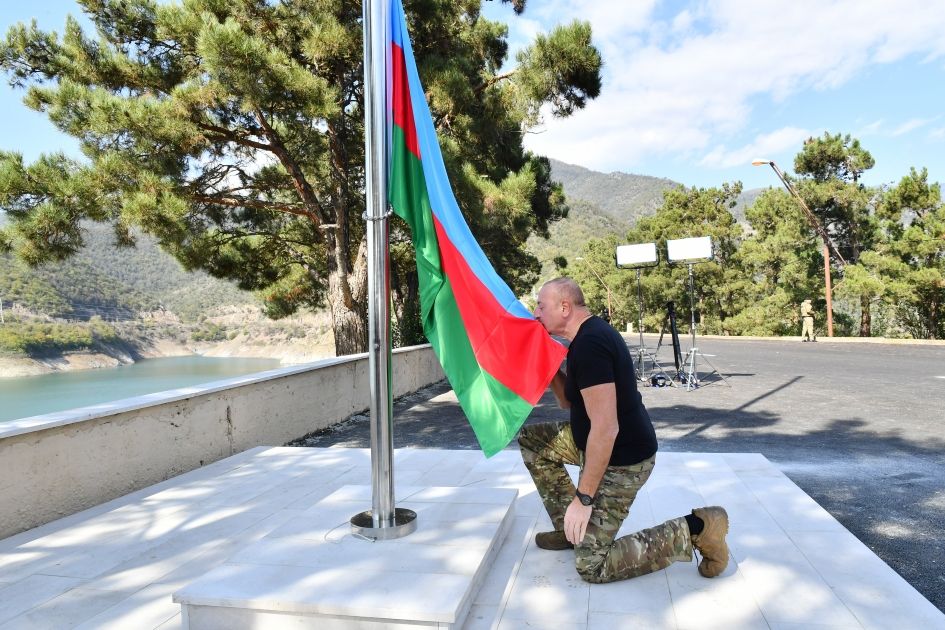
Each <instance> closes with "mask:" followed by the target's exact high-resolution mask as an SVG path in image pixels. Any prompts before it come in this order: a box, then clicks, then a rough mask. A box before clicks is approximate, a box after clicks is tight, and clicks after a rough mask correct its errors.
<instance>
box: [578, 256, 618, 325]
mask: <svg viewBox="0 0 945 630" xmlns="http://www.w3.org/2000/svg"><path fill="white" fill-rule="evenodd" d="M574 260H584V259H583V258H581V257H578V258H575V259H574ZM584 262H587V261H586V260H584ZM587 268H588V269H590V270H591V273H593V274H594V275H595V276H597V279H598V280H599V281H600V283H601V285H602V286H603V287H604V288H605V289H607V321H608V322H610V321H611V319H613V311H612V310H611V302H610V286H609V285H608V284H607V283H606V282H604V279H603V278H601V277H600V274H599V273H597V271H596V270H595V269H594V267H592V266H591V264H590V263H589V262H588V264H587Z"/></svg>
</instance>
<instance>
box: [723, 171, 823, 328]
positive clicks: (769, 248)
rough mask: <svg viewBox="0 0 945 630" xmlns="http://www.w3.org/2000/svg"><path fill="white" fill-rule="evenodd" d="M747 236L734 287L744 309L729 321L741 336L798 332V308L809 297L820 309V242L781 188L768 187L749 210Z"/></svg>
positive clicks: (793, 200) (821, 309) (821, 291)
mask: <svg viewBox="0 0 945 630" xmlns="http://www.w3.org/2000/svg"><path fill="white" fill-rule="evenodd" d="M746 218H747V220H748V223H749V225H750V226H751V230H752V234H751V236H750V237H749V238H746V239H745V240H744V242H743V243H742V245H741V247H740V248H739V251H738V260H739V263H740V264H741V266H742V268H743V272H742V273H743V275H742V278H741V281H739V282H736V283H735V284H736V287H735V290H736V291H738V292H740V293H741V294H742V295H744V296H745V298H746V299H745V307H744V308H743V309H741V310H740V311H739V312H738V313H736V314H735V315H733V316H732V317H731V319H730V322H729V323H730V324H731V326H732V330H733V331H737V332H738V333H739V334H744V335H790V334H797V330H798V326H799V325H800V317H799V315H798V308H799V305H800V303H801V302H802V301H804V300H805V299H811V300H812V301H813V305H814V309H815V310H816V311H818V312H820V313H823V309H824V307H825V305H826V299H825V297H824V295H823V290H824V287H823V280H822V278H823V276H822V270H823V259H822V257H821V250H820V248H819V242H818V239H817V237H816V235H815V234H813V232H812V231H811V229H810V226H809V224H808V222H807V219H806V218H805V216H804V214H803V212H802V211H801V209H800V207H799V206H798V204H797V201H796V200H795V199H794V198H793V197H791V196H790V195H789V194H788V193H787V192H786V191H784V190H781V189H769V190H767V191H765V192H764V193H762V194H761V195H760V196H759V197H758V198H757V199H756V200H755V203H754V204H753V205H752V206H751V207H749V208H748V210H747V212H746Z"/></svg>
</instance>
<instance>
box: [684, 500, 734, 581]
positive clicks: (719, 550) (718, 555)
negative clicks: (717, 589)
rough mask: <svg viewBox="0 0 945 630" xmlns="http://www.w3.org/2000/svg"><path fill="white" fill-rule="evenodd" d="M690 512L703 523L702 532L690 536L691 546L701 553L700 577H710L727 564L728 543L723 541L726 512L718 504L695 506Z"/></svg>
mask: <svg viewBox="0 0 945 630" xmlns="http://www.w3.org/2000/svg"><path fill="white" fill-rule="evenodd" d="M692 513H693V515H694V516H697V517H698V518H701V519H702V522H703V523H705V527H703V529H702V532H701V533H700V534H699V535H698V536H693V537H692V544H693V546H694V547H695V548H696V549H698V550H699V553H701V554H702V562H700V563H699V574H700V575H701V576H702V577H707V578H712V577H715V576H717V575H719V574H720V573H722V571H724V570H725V567H727V566H728V544H726V542H725V535H726V534H727V533H728V514H727V513H726V512H725V509H724V508H720V507H718V506H714V507H704V508H696V509H695V510H693V511H692Z"/></svg>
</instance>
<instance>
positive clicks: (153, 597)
mask: <svg viewBox="0 0 945 630" xmlns="http://www.w3.org/2000/svg"><path fill="white" fill-rule="evenodd" d="M395 478H396V487H397V497H398V499H400V498H402V497H406V496H407V493H408V492H409V490H410V489H411V488H416V487H429V486H456V487H463V488H476V487H479V488H489V487H500V488H510V489H515V490H518V492H519V494H518V498H517V500H516V502H515V512H514V514H515V515H514V518H513V519H512V520H511V521H510V528H509V533H508V535H507V536H506V539H505V542H504V544H503V545H502V547H501V548H500V550H499V553H498V555H497V556H496V558H495V561H494V562H493V564H492V567H491V569H490V570H489V572H488V574H487V575H486V577H485V581H484V583H483V586H482V588H481V589H480V590H479V591H478V594H477V595H476V596H475V598H474V600H473V602H472V605H471V608H470V612H469V615H468V617H467V621H466V628H467V630H482V629H487V628H488V629H501V630H505V629H510V628H526V627H530V628H536V627H537V628H559V627H569V628H578V629H595V630H596V629H598V628H600V629H605V628H606V629H608V630H610V629H613V628H679V629H688V628H693V629H696V628H698V629H699V630H708V629H710V628H727V629H728V628H735V629H738V628H774V629H779V630H796V629H801V628H813V629H815V630H829V629H831V628H833V629H840V628H843V629H847V628H884V629H885V628H895V629H897V630H899V629H904V628H923V629H942V630H945V615H943V614H942V612H940V611H939V610H938V609H936V608H935V607H933V606H932V605H931V604H930V603H929V602H928V601H927V600H925V599H924V598H923V597H922V596H921V595H920V594H919V593H917V592H916V591H915V589H913V588H912V587H911V586H910V585H909V584H908V583H907V582H905V581H904V580H903V579H902V578H900V577H899V576H898V574H896V573H895V572H894V571H892V570H891V569H890V568H889V567H888V566H887V565H886V564H884V563H883V562H882V561H881V560H880V559H879V558H878V557H876V555H875V554H873V553H872V552H871V551H870V550H869V549H868V548H866V547H865V546H864V545H863V544H862V543H860V542H859V541H858V540H857V539H856V538H855V537H854V536H853V535H852V534H850V533H849V532H848V531H847V530H846V529H844V528H843V527H842V526H841V525H840V524H839V523H837V522H836V521H835V520H834V519H833V518H832V517H831V516H830V515H829V514H828V513H827V512H826V511H824V510H823V509H822V508H821V507H820V506H818V505H817V504H816V503H815V502H814V501H813V500H812V499H811V498H810V497H808V496H807V495H806V494H804V493H803V492H802V491H801V490H800V489H799V488H798V487H797V486H795V485H794V484H793V483H792V482H791V481H790V480H789V479H788V478H787V477H786V476H784V475H783V474H782V473H781V472H780V471H778V470H777V469H775V468H774V467H773V466H772V465H771V464H770V463H769V462H768V461H767V460H766V459H765V458H764V457H762V456H761V455H757V454H724V455H722V454H696V453H661V454H660V455H658V457H657V466H656V470H655V472H654V474H653V476H652V477H651V479H650V481H649V482H648V483H647V485H646V487H645V488H644V490H643V491H642V492H641V493H640V495H639V497H638V500H637V502H636V504H635V505H634V509H633V510H632V512H631V515H630V518H629V519H628V521H627V523H626V524H625V530H627V531H630V530H634V529H639V528H642V527H646V526H649V525H652V524H654V523H657V522H659V521H662V520H665V519H666V518H670V517H673V516H678V515H680V514H683V513H685V512H688V511H689V509H691V508H692V507H696V506H699V505H704V504H721V505H724V506H725V507H726V508H727V509H728V511H729V514H730V516H731V519H732V525H731V532H730V536H729V545H730V547H731V550H732V555H733V558H732V562H731V564H730V566H729V568H728V570H727V571H726V572H725V573H724V574H723V575H722V576H720V577H718V578H716V579H713V580H706V579H704V578H701V577H700V576H699V575H698V573H697V572H696V569H695V564H692V563H677V564H674V565H672V566H671V567H669V568H668V569H667V570H665V571H662V572H658V573H655V574H652V575H648V576H644V577H641V578H637V579H634V580H631V581H627V582H622V583H616V584H603V585H591V584H587V583H584V582H582V581H581V580H580V578H579V577H578V576H577V574H576V572H575V571H574V567H573V553H572V552H568V551H563V552H547V551H541V550H539V549H537V548H536V547H535V546H534V544H533V543H532V538H533V536H534V532H535V531H542V530H543V529H544V528H546V527H548V525H549V523H548V518H547V516H546V515H545V514H544V512H543V510H542V509H541V505H540V502H539V500H538V497H537V495H536V493H535V491H534V487H533V486H532V484H531V480H530V479H529V477H528V473H527V472H526V471H525V469H524V467H523V466H522V464H521V459H520V456H519V454H518V453H517V452H516V451H514V450H508V451H504V452H502V453H500V454H499V455H497V456H495V457H493V458H492V459H489V460H486V459H484V458H483V456H482V454H481V453H480V452H478V451H445V450H432V449H431V450H424V449H403V450H398V451H397V452H396V455H395ZM369 480H370V455H369V453H368V452H367V451H366V450H362V449H343V448H325V449H304V448H259V449H253V450H251V451H247V452H245V453H242V454H239V455H236V456H233V457H230V458H228V459H225V460H222V461H219V462H216V463H214V464H211V465H209V466H206V467H204V468H201V469H199V470H195V471H192V472H190V473H187V474H185V475H181V476H180V477H175V478H173V479H169V480H167V481H165V482H162V483H160V484H157V485H155V486H151V487H149V488H145V489H144V490H141V491H138V492H135V493H133V494H130V495H126V496H124V497H121V498H119V499H116V500H114V501H111V502H109V503H106V504H104V505H100V506H97V507H95V508H92V509H90V510H86V511H85V512H81V513H79V514H75V515H72V516H69V517H66V518H64V519H61V520H58V521H55V522H53V523H49V524H47V525H44V526H42V527H39V528H37V529H34V530H31V531H28V532H24V533H22V534H18V535H16V536H13V537H10V538H7V539H4V540H0V630H9V629H11V628H17V629H19V628H24V629H25V628H28V629H30V630H33V629H37V628H51V629H56V630H59V629H62V628H76V627H78V628H116V629H120V630H127V629H145V630H147V629H155V628H161V629H162V630H169V629H173V628H180V627H181V626H182V617H181V609H180V606H179V605H178V604H176V603H174V602H173V600H172V594H173V593H174V592H177V591H180V590H181V589H183V588H185V587H186V586H187V585H188V584H190V583H192V582H194V581H195V580H198V579H199V578H200V577H201V576H204V575H206V574H207V573H208V572H210V571H212V570H213V569H215V568H217V567H220V566H222V565H224V564H226V563H228V562H232V561H234V560H236V559H239V558H240V555H239V554H245V553H249V550H250V549H252V548H253V546H254V545H255V544H256V543H257V542H259V541H263V540H264V539H266V537H267V535H269V534H271V533H274V532H276V531H278V530H279V528H280V527H284V526H288V524H289V523H290V522H302V521H300V520H299V519H302V520H304V515H305V513H306V512H307V511H309V510H310V509H311V508H312V507H313V506H315V505H316V504H317V503H318V502H319V501H321V500H322V499H324V498H326V497H328V496H329V495H331V494H332V493H334V492H336V491H338V490H339V489H341V488H343V487H345V486H350V485H363V484H365V483H369ZM407 503H409V500H408V502H407ZM367 507H369V506H365V509H366V508H367ZM407 507H410V506H409V505H407ZM340 520H341V519H339V522H340ZM283 531H285V530H283ZM455 561H456V562H461V558H459V557H457V558H456V559H455ZM280 566H281V565H280ZM285 566H286V567H290V566H292V565H291V564H286V565H285Z"/></svg>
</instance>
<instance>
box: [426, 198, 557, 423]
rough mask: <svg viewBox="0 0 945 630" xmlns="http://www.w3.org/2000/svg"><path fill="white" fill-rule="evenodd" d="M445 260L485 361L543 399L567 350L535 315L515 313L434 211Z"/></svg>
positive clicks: (502, 377)
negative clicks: (475, 270)
mask: <svg viewBox="0 0 945 630" xmlns="http://www.w3.org/2000/svg"><path fill="white" fill-rule="evenodd" d="M433 223H434V225H435V226H436V234H437V240H438V241H439V246H440V264H441V265H442V266H443V271H444V273H445V274H446V276H447V278H448V279H449V283H450V285H451V286H452V288H453V296H454V297H455V299H456V305H457V306H458V307H459V313H460V315H461V316H462V318H463V325H464V327H465V328H466V333H467V334H468V335H469V342H470V345H472V349H473V352H474V353H475V355H476V359H477V360H478V361H479V365H480V366H482V368H483V369H485V370H486V372H488V373H489V374H491V375H492V377H493V378H495V379H496V380H498V381H499V382H500V383H502V384H503V385H505V386H506V387H508V388H509V389H510V390H512V391H513V392H515V393H516V394H518V395H519V396H521V397H522V398H523V399H525V400H526V401H528V403H529V404H530V405H535V404H537V403H538V399H539V398H541V396H542V394H543V393H544V391H545V388H546V387H547V386H548V381H549V380H551V376H552V375H554V373H555V372H556V371H557V369H558V367H559V366H560V365H561V361H562V360H563V359H564V357H565V354H567V350H566V349H565V348H564V346H562V345H561V344H559V343H557V342H556V341H554V340H553V339H552V338H551V337H549V336H548V333H547V332H545V329H544V328H543V327H542V325H541V324H540V323H539V322H538V321H537V320H534V319H525V318H522V317H517V316H515V315H512V314H511V313H509V312H508V311H507V310H506V309H505V308H504V307H503V306H502V305H501V304H499V303H498V302H496V300H495V297H493V295H492V292H491V291H489V289H488V288H486V286H485V285H484V284H483V283H482V281H481V280H479V278H478V276H476V274H475V273H473V271H472V269H470V267H469V265H468V264H466V260H465V259H464V258H463V257H462V255H461V254H460V253H459V250H457V249H456V247H455V246H454V245H453V243H452V242H451V241H450V240H449V238H448V237H447V235H446V231H445V230H444V229H443V226H442V225H440V222H439V221H438V220H437V218H436V215H435V214H434V216H433Z"/></svg>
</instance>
